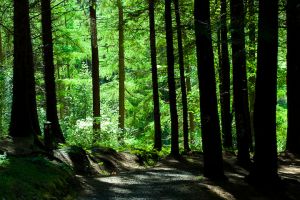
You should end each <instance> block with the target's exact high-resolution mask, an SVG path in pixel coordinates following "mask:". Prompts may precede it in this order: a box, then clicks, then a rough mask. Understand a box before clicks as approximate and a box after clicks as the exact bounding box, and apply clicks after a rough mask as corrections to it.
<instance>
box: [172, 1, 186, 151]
mask: <svg viewBox="0 0 300 200" xmlns="http://www.w3.org/2000/svg"><path fill="white" fill-rule="evenodd" d="M173 2H174V6H175V16H176V29H177V40H178V57H179V71H180V87H181V102H182V119H183V123H182V125H183V146H184V150H185V151H186V152H188V151H190V147H189V124H188V123H189V122H188V105H187V94H186V83H185V72H184V53H183V45H182V31H181V20H180V9H179V2H178V0H173Z"/></svg>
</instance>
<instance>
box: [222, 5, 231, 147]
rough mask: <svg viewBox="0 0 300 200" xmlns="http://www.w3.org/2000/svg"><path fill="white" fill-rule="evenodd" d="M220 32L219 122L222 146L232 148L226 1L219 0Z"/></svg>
mask: <svg viewBox="0 0 300 200" xmlns="http://www.w3.org/2000/svg"><path fill="white" fill-rule="evenodd" d="M220 15H221V16H220V19H221V20H220V22H221V31H220V36H219V37H220V45H221V47H220V53H219V55H220V57H219V60H220V66H219V77H220V103H221V122H222V134H223V146H224V147H225V148H232V147H233V146H232V132H231V131H232V127H231V113H230V64H229V53H228V38H227V3H226V0H221V13H220Z"/></svg>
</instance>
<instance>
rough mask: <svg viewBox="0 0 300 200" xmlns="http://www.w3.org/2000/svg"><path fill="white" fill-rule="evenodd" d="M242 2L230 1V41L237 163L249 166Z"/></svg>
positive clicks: (248, 119) (240, 0) (248, 115)
mask: <svg viewBox="0 0 300 200" xmlns="http://www.w3.org/2000/svg"><path fill="white" fill-rule="evenodd" d="M243 4H244V2H243V0H231V4H230V8H231V38H232V39H231V40H232V68H233V98H234V106H235V121H236V133H237V148H238V156H237V157H238V162H239V163H240V164H241V165H242V166H245V167H249V165H250V153H249V150H250V138H251V126H250V113H249V104H248V85H247V71H246V70H247V69H246V51H245V33H244V27H245V17H244V16H245V15H244V5H243Z"/></svg>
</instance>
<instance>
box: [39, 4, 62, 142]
mask: <svg viewBox="0 0 300 200" xmlns="http://www.w3.org/2000/svg"><path fill="white" fill-rule="evenodd" d="M41 11H42V39H43V54H44V57H43V59H44V69H45V71H44V77H45V90H46V118H47V121H49V122H51V128H52V131H51V132H52V134H53V136H52V137H53V139H54V140H55V141H56V142H65V138H64V136H63V134H62V131H61V128H60V124H59V120H58V116H57V107H56V105H57V100H56V88H55V77H54V71H55V69H54V61H53V39H52V20H51V4H50V0H42V1H41Z"/></svg>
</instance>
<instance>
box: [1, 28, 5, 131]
mask: <svg viewBox="0 0 300 200" xmlns="http://www.w3.org/2000/svg"><path fill="white" fill-rule="evenodd" d="M3 60H4V55H3V47H2V27H1V25H0V73H1V74H0V133H1V132H2V129H3V123H2V121H3V119H2V115H3V106H4V103H3V98H4V96H3V93H4V91H3V89H4V81H3V78H4V77H3V75H2V71H3V70H4V69H3V68H4V67H3V66H2V65H3Z"/></svg>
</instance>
